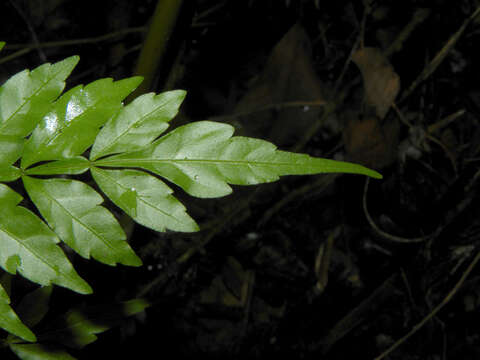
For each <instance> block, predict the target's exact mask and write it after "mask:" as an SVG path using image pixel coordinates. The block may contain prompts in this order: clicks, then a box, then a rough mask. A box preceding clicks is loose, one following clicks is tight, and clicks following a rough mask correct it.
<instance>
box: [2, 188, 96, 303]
mask: <svg viewBox="0 0 480 360" xmlns="http://www.w3.org/2000/svg"><path fill="white" fill-rule="evenodd" d="M21 200H22V197H21V196H20V195H19V194H17V193H16V192H14V191H13V190H11V189H10V188H9V187H8V186H6V185H3V184H0V203H1V204H2V211H0V249H1V251H0V266H1V267H2V268H3V269H4V270H6V271H7V272H9V273H10V274H16V273H17V272H18V273H20V274H22V275H23V276H24V277H26V278H27V279H29V280H31V281H34V282H36V283H38V284H41V285H50V284H52V283H54V284H57V285H60V286H64V287H67V288H69V289H72V290H74V291H76V292H79V293H82V294H87V293H91V292H92V289H91V288H90V286H89V285H88V284H87V283H86V282H85V281H84V280H83V279H82V278H80V277H79V276H78V274H77V273H76V272H75V270H74V269H73V267H72V265H71V264H70V262H69V261H68V259H67V257H66V256H65V254H64V253H63V251H62V250H61V249H60V247H59V246H58V245H57V243H58V242H59V239H58V237H57V236H56V235H55V233H54V232H53V231H52V230H50V229H49V228H48V226H47V225H45V223H44V222H42V221H41V220H40V219H39V218H38V217H37V216H36V215H35V214H33V213H32V212H31V211H30V210H28V209H26V208H24V207H21V206H18V203H19V202H20V201H21Z"/></svg>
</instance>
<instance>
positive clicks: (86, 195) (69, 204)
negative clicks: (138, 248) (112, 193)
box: [24, 177, 141, 266]
mask: <svg viewBox="0 0 480 360" xmlns="http://www.w3.org/2000/svg"><path fill="white" fill-rule="evenodd" d="M24 184H25V188H26V189H27V192H28V194H29V195H30V197H31V199H32V200H33V202H34V203H35V206H37V208H38V210H39V211H40V213H41V214H42V216H43V217H44V218H45V219H46V220H47V222H48V224H49V225H50V227H51V228H52V229H53V230H54V231H55V233H56V234H57V235H58V236H59V237H60V239H62V241H64V242H65V243H66V244H67V245H68V246H70V247H71V248H72V249H73V250H75V251H76V252H77V253H79V254H80V255H81V256H83V257H84V258H87V259H88V258H90V256H92V257H93V258H94V259H96V260H98V261H100V262H102V263H105V264H108V265H115V264H116V263H121V264H124V265H132V266H139V265H141V260H140V259H139V258H138V257H137V256H136V255H135V253H134V252H133V250H132V249H131V248H130V246H129V245H128V243H127V242H126V241H125V240H126V235H125V233H124V231H123V230H122V228H121V226H120V224H119V223H118V222H117V220H116V219H115V218H114V217H113V215H112V214H111V213H110V212H109V211H108V210H107V209H106V208H104V207H103V206H101V205H100V204H101V203H102V202H103V198H102V196H101V195H99V194H98V193H97V192H96V191H95V190H93V189H92V188H91V187H89V186H88V185H87V184H85V183H83V182H80V181H76V180H70V179H46V180H43V179H35V178H31V177H25V178H24Z"/></svg>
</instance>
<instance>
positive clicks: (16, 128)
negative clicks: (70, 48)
mask: <svg viewBox="0 0 480 360" xmlns="http://www.w3.org/2000/svg"><path fill="white" fill-rule="evenodd" d="M78 60H79V57H78V56H72V57H69V58H67V59H65V60H63V61H59V62H58V63H55V64H53V65H52V64H44V65H41V66H39V67H37V68H36V69H35V70H33V71H31V72H30V71H29V70H24V71H22V72H20V73H18V74H16V75H14V76H12V77H11V78H10V79H9V80H8V81H7V82H6V83H5V84H3V85H2V86H1V87H0V133H1V134H2V135H15V136H18V137H25V136H27V135H28V134H30V133H31V132H32V130H33V129H34V128H35V126H36V125H37V124H38V122H39V121H40V119H42V117H43V116H44V115H45V114H46V113H47V112H48V111H49V110H50V106H51V103H52V101H53V100H55V99H56V98H57V97H58V96H59V95H60V93H61V92H62V90H63V88H64V87H65V82H64V80H65V79H66V78H67V76H68V75H69V74H70V73H71V72H72V70H73V68H74V67H75V65H77V63H78Z"/></svg>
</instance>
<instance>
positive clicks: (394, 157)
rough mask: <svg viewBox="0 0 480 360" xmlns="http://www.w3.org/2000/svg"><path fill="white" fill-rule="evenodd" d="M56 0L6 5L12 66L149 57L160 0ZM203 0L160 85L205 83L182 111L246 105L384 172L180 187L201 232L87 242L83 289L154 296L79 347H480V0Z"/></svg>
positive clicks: (249, 125) (455, 353)
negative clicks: (93, 255) (92, 248)
mask: <svg viewBox="0 0 480 360" xmlns="http://www.w3.org/2000/svg"><path fill="white" fill-rule="evenodd" d="M13 3H15V4H16V6H13V5H12V4H13ZM99 3H101V4H99ZM364 3H365V4H367V3H370V5H369V6H364ZM41 4H42V5H39V2H38V1H28V0H23V1H17V2H15V1H14V0H12V1H10V0H9V1H4V2H2V5H0V14H1V15H0V16H1V17H2V21H1V22H0V34H2V39H0V40H4V41H6V42H7V46H6V47H5V49H4V50H3V51H2V54H1V57H0V78H1V80H2V82H3V81H4V80H5V79H7V78H8V77H9V76H11V75H12V74H14V73H16V72H17V71H21V70H22V69H24V68H34V67H36V66H38V65H39V64H41V63H43V62H46V61H51V62H53V61H58V60H61V59H63V58H65V57H67V56H70V55H74V54H78V55H80V58H81V60H80V64H79V66H78V68H77V69H76V70H75V72H74V73H73V75H72V77H71V78H70V83H69V84H68V86H70V87H71V86H72V85H76V84H79V83H84V84H85V83H88V82H91V81H93V80H96V79H98V78H102V77H114V78H116V79H119V78H123V77H128V76H131V75H133V71H134V66H135V62H136V59H137V57H138V54H139V50H140V48H141V44H142V36H143V34H144V33H145V31H146V26H147V24H148V19H149V16H150V14H151V13H152V12H153V9H154V7H155V1H140V0H136V1H127V0H124V1H122V0H108V1H104V2H96V3H93V2H89V1H76V2H75V1H68V0H63V1H62V0H55V1H53V0H48V1H47V0H44V1H42V2H41ZM94 4H97V5H94ZM187 6H189V7H188V8H187ZM187 6H186V8H185V9H183V12H182V13H181V14H180V17H179V22H180V24H179V26H178V29H176V32H175V33H174V36H173V38H172V40H171V43H172V44H170V47H169V48H168V52H167V54H166V57H165V61H163V62H162V68H161V69H160V71H159V77H158V79H157V85H156V87H155V89H154V91H156V92H161V91H163V90H168V89H174V88H181V89H185V90H187V98H186V100H185V103H184V105H183V106H182V108H181V113H180V114H179V116H178V118H177V119H175V120H173V124H172V126H173V127H174V126H177V125H178V124H183V123H187V122H191V121H196V120H205V119H210V120H213V121H222V122H228V123H230V124H232V125H234V126H235V127H236V128H237V130H238V132H237V133H238V134H240V135H246V136H252V137H257V138H262V139H266V140H269V141H272V142H274V143H275V144H276V145H277V146H278V147H279V148H280V149H284V150H291V151H297V152H303V153H308V154H310V155H312V156H319V157H327V158H333V159H337V160H347V161H352V162H357V163H361V164H363V165H366V166H368V167H371V168H373V169H375V170H377V171H379V172H381V173H382V175H383V177H384V178H383V179H382V180H371V181H370V182H366V179H365V178H364V177H362V176H353V175H341V176H340V175H336V174H333V175H332V174H329V175H317V176H308V177H298V178H297V177H288V178H285V179H282V180H280V181H278V182H276V183H274V184H268V185H261V186H257V187H254V188H253V187H235V189H234V194H232V195H230V196H227V197H225V198H222V199H217V200H208V201H207V200H204V199H192V198H190V197H188V196H186V195H185V196H184V195H182V194H181V191H180V189H176V195H177V196H178V197H179V198H180V199H181V200H182V202H183V203H184V204H185V206H186V207H187V209H188V210H189V213H190V214H191V216H192V217H193V218H194V219H196V220H197V221H198V223H199V224H200V227H201V229H202V230H201V231H200V232H198V233H195V234H183V233H182V234H178V233H173V232H166V233H156V232H153V231H150V230H147V229H145V228H142V227H141V226H140V225H135V226H134V228H133V232H132V234H131V236H130V239H129V241H130V244H131V246H132V247H133V248H134V249H135V250H136V251H137V253H138V254H139V255H140V256H141V258H142V259H143V261H144V263H145V265H144V266H143V267H142V268H140V269H129V268H123V267H122V268H110V267H106V266H103V265H99V264H95V265H91V264H86V263H85V262H84V261H83V260H81V259H79V260H78V261H77V262H78V263H76V266H77V265H78V266H79V269H80V270H79V272H80V273H82V274H85V278H86V279H87V280H89V282H91V283H92V286H93V288H94V289H95V291H96V294H95V295H92V296H91V297H89V298H88V299H85V298H82V299H81V302H82V304H87V305H88V306H92V305H93V304H98V303H108V302H109V301H113V300H123V299H131V298H135V297H139V296H142V297H147V298H149V299H150V300H154V302H155V305H154V306H152V307H151V308H150V309H148V310H147V311H146V312H145V313H144V314H143V315H142V316H137V317H136V318H134V319H128V320H127V321H125V322H123V323H122V324H121V325H120V326H118V327H116V328H115V329H112V330H110V331H108V332H106V333H104V334H100V335H98V336H99V339H98V340H97V341H96V342H94V343H93V344H91V345H89V346H87V347H86V348H85V349H83V350H81V351H79V352H78V353H76V352H75V351H73V352H72V353H74V354H76V356H78V358H80V359H82V358H85V359H86V358H96V357H95V356H98V354H99V353H101V352H107V351H108V352H109V354H110V355H112V358H113V356H117V357H118V358H130V356H135V354H137V352H138V351H139V350H138V349H139V348H141V349H142V352H144V353H151V352H154V353H157V354H158V356H159V357H160V356H167V355H165V354H173V353H176V354H177V356H176V358H193V357H197V356H200V355H201V354H203V355H205V356H206V357H208V358H217V357H218V358H224V357H225V356H228V358H229V359H235V358H238V359H246V358H247V359H249V358H251V359H264V358H267V357H268V356H277V355H282V356H288V357H290V358H294V359H297V358H299V359H314V358H315V359H319V358H321V359H347V358H352V357H355V359H382V358H388V359H402V360H408V359H412V360H413V359H432V360H433V359H435V360H437V359H438V360H442V359H447V358H449V359H451V358H454V359H477V358H479V357H480V330H479V328H478V323H477V320H478V319H479V315H480V313H479V310H480V286H479V283H480V272H479V270H478V269H477V268H475V264H476V262H477V261H478V259H479V257H480V255H479V254H480V222H479V219H480V197H479V193H478V189H479V187H478V185H477V181H478V179H479V176H480V171H479V167H478V163H479V161H480V81H479V80H480V76H479V74H480V72H479V71H478V68H476V65H475V64H478V63H480V59H479V60H478V61H477V60H476V59H478V58H479V57H480V52H478V51H477V50H478V45H479V43H480V42H479V41H480V16H477V15H478V13H479V10H478V8H477V6H478V1H474V0H463V1H448V0H438V1H434V2H431V1H416V0H406V1H401V2H399V1H371V2H368V1H363V2H358V1H352V0H338V1H335V2H330V1H328V2H325V1H321V0H320V1H313V0H311V1H310V0H304V1H287V0H285V1H282V0H278V1H264V0H251V1H241V2H239V1H235V0H230V1H228V0H227V1H213V0H198V1H196V2H188V5H187ZM79 39H82V40H81V41H79ZM97 289H98V291H97ZM454 295H455V296H454ZM67 300H68V301H78V300H76V298H75V297H72V296H71V295H69V294H66V293H65V291H63V290H59V291H58V294H55V293H54V301H56V303H58V304H65V302H66V301H67ZM62 306H63V308H66V305H61V306H59V307H60V308H62ZM137 357H138V355H137Z"/></svg>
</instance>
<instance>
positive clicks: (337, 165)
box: [95, 121, 381, 198]
mask: <svg viewBox="0 0 480 360" xmlns="http://www.w3.org/2000/svg"><path fill="white" fill-rule="evenodd" d="M233 131H234V128H233V127H232V126H230V125H227V124H222V123H216V122H211V121H198V122H195V123H191V124H188V125H184V126H181V127H179V128H177V129H175V130H173V131H171V132H170V133H168V134H167V135H165V136H163V137H162V138H160V139H158V140H157V141H155V142H154V143H152V144H151V145H150V146H147V147H146V148H145V149H144V150H140V151H136V152H130V153H124V154H119V155H114V156H111V157H108V158H105V159H102V160H98V161H96V162H95V164H96V165H98V166H109V167H119V166H120V167H140V168H143V169H145V170H148V171H151V172H153V173H155V174H157V175H160V176H162V177H164V178H166V179H168V180H169V181H171V182H173V183H174V184H177V185H178V186H180V187H182V188H183V189H184V190H185V191H186V192H187V193H189V194H190V195H193V196H197V197H203V198H210V197H219V196H224V195H227V194H229V193H231V192H232V189H231V187H230V186H229V185H228V184H233V185H254V184H260V183H265V182H272V181H276V180H278V178H279V176H281V175H305V174H320V173H352V174H363V175H367V176H371V177H374V178H381V175H380V174H379V173H377V172H376V171H373V170H370V169H367V168H365V167H363V166H361V165H357V164H352V163H347V162H341V161H334V160H329V159H320V158H313V157H310V156H309V155H306V154H296V153H291V152H286V151H280V150H277V148H276V147H275V145H273V144H271V143H269V142H267V141H264V140H259V139H252V138H246V137H240V136H235V137H232V135H233Z"/></svg>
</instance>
